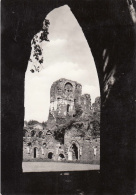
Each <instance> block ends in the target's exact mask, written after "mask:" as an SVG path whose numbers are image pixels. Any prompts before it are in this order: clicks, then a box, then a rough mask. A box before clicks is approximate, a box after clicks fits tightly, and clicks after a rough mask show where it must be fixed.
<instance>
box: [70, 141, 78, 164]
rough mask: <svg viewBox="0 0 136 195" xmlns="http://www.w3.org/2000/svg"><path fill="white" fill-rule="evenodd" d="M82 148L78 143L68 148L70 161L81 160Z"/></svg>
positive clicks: (73, 142) (73, 143)
mask: <svg viewBox="0 0 136 195" xmlns="http://www.w3.org/2000/svg"><path fill="white" fill-rule="evenodd" d="M79 156H80V147H79V144H78V143H77V142H76V141H72V142H71V144H70V146H69V148H68V160H70V161H72V160H79Z"/></svg>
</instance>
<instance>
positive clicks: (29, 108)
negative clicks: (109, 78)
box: [25, 6, 100, 122]
mask: <svg viewBox="0 0 136 195" xmlns="http://www.w3.org/2000/svg"><path fill="white" fill-rule="evenodd" d="M46 18H47V19H49V21H50V26H49V35H48V38H49V40H50V42H46V41H44V42H43V43H42V48H43V57H44V62H43V69H42V70H41V71H40V72H39V73H38V72H36V73H31V71H30V69H31V64H30V63H28V68H27V71H26V77H25V120H26V121H29V120H38V121H39V122H42V121H46V120H47V118H48V113H49V105H50V87H51V85H52V83H53V82H54V81H56V80H58V79H60V78H66V79H70V80H73V81H77V82H79V83H80V84H81V85H82V93H88V94H90V95H91V99H92V102H94V99H95V97H97V96H99V95H100V91H99V83H98V76H97V72H96V68H95V64H94V60H93V57H92V54H91V51H90V48H89V46H88V43H87V41H86V39H85V37H84V34H83V32H82V29H81V27H80V26H79V24H78V22H77V20H76V18H75V17H74V15H73V14H72V12H71V10H70V8H69V7H68V6H63V7H60V8H57V9H54V10H53V11H52V12H50V13H49V14H48V15H47V17H46Z"/></svg>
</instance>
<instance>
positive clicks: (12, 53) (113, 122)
mask: <svg viewBox="0 0 136 195" xmlns="http://www.w3.org/2000/svg"><path fill="white" fill-rule="evenodd" d="M6 2H8V1H3V6H4V13H3V23H4V24H6V25H4V26H3V31H2V48H3V53H2V59H3V58H4V59H3V60H2V76H3V79H2V93H3V96H2V107H3V114H2V120H3V123H2V140H3V141H2V149H3V148H4V150H3V151H4V152H3V151H2V166H3V165H4V166H5V167H6V170H5V169H2V170H3V171H2V177H4V178H5V180H4V182H3V183H4V186H9V185H8V180H7V178H8V177H9V175H10V176H12V177H11V178H13V179H11V180H10V181H11V182H12V184H13V185H10V186H12V190H15V189H16V187H17V186H16V185H15V184H16V183H17V182H16V181H19V180H18V178H20V174H22V152H21V151H22V129H23V120H24V103H23V101H24V75H25V70H26V66H27V62H28V59H29V54H30V51H31V45H30V42H31V39H32V37H33V35H34V34H36V33H37V32H38V31H39V29H40V28H41V24H42V21H43V19H44V17H45V15H46V14H48V13H49V12H50V11H51V10H53V9H54V8H56V7H58V6H61V5H64V4H65V3H67V2H68V1H64V2H63V3H62V1H56V3H52V1H50V2H49V1H43V3H42V2H41V5H40V7H39V6H37V5H38V4H35V7H34V6H33V2H29V4H27V3H26V4H23V1H21V2H19V3H17V2H16V3H15V4H14V3H13V4H12V5H11V4H10V6H9V4H8V3H6ZM46 2H47V3H46ZM69 2H70V3H69V6H70V7H71V9H72V11H73V13H74V14H75V15H76V18H77V19H78V21H79V24H80V25H81V27H82V28H83V32H84V33H85V36H86V37H87V40H88V44H89V45H90V48H91V50H92V53H93V56H94V59H95V62H96V67H97V70H98V76H99V80H100V86H101V97H102V105H103V107H102V112H101V124H102V125H101V138H102V139H101V146H102V148H101V157H102V158H101V163H102V166H101V168H102V169H101V178H102V179H103V182H102V183H103V184H104V183H105V188H108V189H111V191H112V190H113V191H115V186H116V189H118V190H122V191H123V192H125V193H126V191H127V192H128V190H129V189H130V186H132V188H133V187H134V184H133V180H134V179H132V178H134V173H135V171H134V170H135V169H134V165H133V163H134V162H135V159H134V158H135V154H134V152H135V150H132V148H135V142H134V137H135V119H134V116H135V110H134V107H133V106H134V99H135V96H134V94H133V92H134V91H135V90H134V87H135V83H136V82H135V69H134V65H135V60H136V59H135V55H134V53H135V52H136V51H135V50H136V47H135V36H136V30H135V23H134V18H135V15H134V14H135V11H134V10H133V5H127V2H128V1H127V0H124V1H103V2H101V1H83V2H82V1H81V2H80V3H77V4H76V3H75V2H74V1H69ZM129 2H131V1H129ZM4 4H5V5H4ZM21 5H22V6H24V5H26V7H25V9H22V7H21ZM106 7H107V8H108V11H105V8H106ZM39 12H40V14H39ZM5 13H6V14H5ZM30 13H31V14H30ZM36 13H38V14H36ZM28 21H32V22H30V23H29V25H28ZM11 26H12V33H10V32H11ZM17 26H18V28H17ZM104 51H106V55H105V52H104ZM7 56H8V58H7ZM17 56H18V57H17ZM104 56H105V57H104ZM106 56H107V57H108V59H107V57H106ZM106 59H107V60H106ZM107 62H108V63H107ZM115 67H116V69H114V68H115ZM113 70H114V71H115V73H116V74H115V80H116V83H114V84H113V83H112V82H111V83H110V82H109V83H108V81H109V80H111V81H112V73H113V72H112V71H113ZM5 78H6V79H5ZM104 84H105V86H104ZM107 84H108V85H107ZM111 85H112V86H113V87H111ZM5 89H6V90H5ZM11 89H12V92H11ZM109 89H110V90H109ZM107 94H108V96H106V95H107ZM15 96H16V97H19V98H14V97H15ZM7 97H8V98H7ZM11 102H12V103H11ZM104 102H105V103H104ZM113 108H114V109H113ZM7 121H8V123H7ZM11 124H12V125H11ZM5 129H6V134H7V135H8V136H5ZM9 137H12V140H11V141H10V142H9ZM16 138H18V144H15V143H16ZM111 140H112V141H111ZM5 143H6V147H5ZM124 143H125V144H124ZM109 148H110V150H109ZM9 151H11V153H12V158H11V157H10V155H9ZM122 156H123V158H121V157H122ZM124 158H125V159H126V161H125V162H124ZM13 159H14V160H13ZM127 159H128V160H127ZM118 162H120V163H118ZM9 163H10V165H11V166H8V165H9ZM111 166H112V168H111ZM11 167H12V169H11ZM103 167H104V169H103ZM132 167H133V168H132ZM15 170H17V171H15ZM105 173H106V174H105ZM130 173H131V174H130ZM107 175H108V177H107ZM123 176H124V177H126V178H127V179H125V183H126V185H125V186H124V180H123V179H122V177H123ZM110 177H112V180H109V178H110ZM111 181H112V183H111ZM113 183H115V186H113ZM10 186H9V188H8V187H7V188H6V189H7V191H8V192H9V194H10V191H11V187H10ZM13 188H14V189H13ZM3 189H5V187H4V188H3ZM115 194H117V193H115ZM120 194H121V193H120Z"/></svg>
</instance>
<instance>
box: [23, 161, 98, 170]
mask: <svg viewBox="0 0 136 195" xmlns="http://www.w3.org/2000/svg"><path fill="white" fill-rule="evenodd" d="M22 167H23V172H56V171H89V170H100V165H94V164H81V163H80V164H79V163H70V162H69V163H67V162H65V163H64V162H61V163H59V162H23V163H22Z"/></svg>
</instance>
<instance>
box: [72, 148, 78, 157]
mask: <svg viewBox="0 0 136 195" xmlns="http://www.w3.org/2000/svg"><path fill="white" fill-rule="evenodd" d="M72 150H73V155H72V158H73V160H78V147H77V146H76V144H72Z"/></svg>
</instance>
